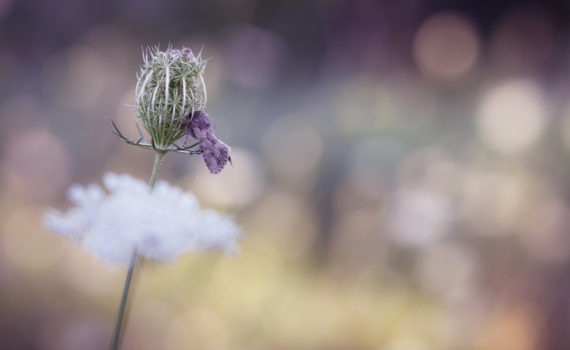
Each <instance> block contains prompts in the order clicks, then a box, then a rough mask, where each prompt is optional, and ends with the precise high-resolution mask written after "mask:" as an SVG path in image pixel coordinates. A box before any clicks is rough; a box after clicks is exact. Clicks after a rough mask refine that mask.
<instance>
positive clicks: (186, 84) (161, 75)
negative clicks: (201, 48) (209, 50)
mask: <svg viewBox="0 0 570 350" xmlns="http://www.w3.org/2000/svg"><path fill="white" fill-rule="evenodd" d="M143 59H144V63H143V65H142V67H141V71H140V73H139V74H137V78H138V82H137V86H136V89H135V100H136V103H135V109H136V113H137V117H138V119H139V120H140V121H141V122H142V124H143V127H144V128H145V129H146V131H147V132H148V133H149V134H150V137H151V141H150V143H147V142H146V140H145V138H144V135H143V133H142V132H141V130H140V129H139V134H140V138H139V139H138V140H132V139H129V138H128V137H126V136H124V135H123V133H122V132H121V131H120V130H119V128H118V127H117V125H116V124H115V123H114V122H113V121H111V123H112V127H113V132H114V133H115V135H117V136H118V137H119V138H120V139H121V140H123V141H124V142H126V143H128V144H130V145H134V146H139V147H142V148H147V149H153V150H155V151H156V152H159V153H167V152H177V153H185V154H189V155H192V154H203V156H204V160H205V162H206V165H207V166H208V169H209V170H210V172H211V173H212V174H217V173H219V172H220V171H221V170H222V169H223V168H224V166H225V165H226V163H227V162H228V161H230V163H231V158H230V155H229V152H230V147H229V146H228V145H226V144H225V143H223V142H222V141H220V139H218V137H217V136H216V134H215V133H214V130H213V128H212V127H211V122H210V119H209V118H208V116H207V114H206V112H205V108H206V100H207V92H206V85H205V84H204V77H203V73H204V69H205V68H206V63H207V61H206V60H204V59H202V54H201V52H200V53H199V54H198V55H197V56H195V55H194V54H193V53H192V50H190V49H188V48H182V50H178V49H172V48H171V47H169V48H168V49H167V50H166V51H159V49H158V48H152V49H148V50H147V52H146V53H145V54H144V55H143ZM195 118H197V120H194V119H195ZM137 127H138V124H137ZM183 136H186V141H187V139H188V136H192V137H193V138H195V139H196V140H197V141H198V142H196V143H193V144H191V145H189V146H186V142H184V145H182V146H180V145H178V144H176V141H177V140H179V139H181V138H182V137H183Z"/></svg>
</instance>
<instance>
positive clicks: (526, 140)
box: [478, 80, 546, 155]
mask: <svg viewBox="0 0 570 350" xmlns="http://www.w3.org/2000/svg"><path fill="white" fill-rule="evenodd" d="M545 122H546V106H545V103H544V100H543V94H542V90H541V88H540V86H538V85H537V84H536V83H534V82H532V81H528V80H510V81H507V82H504V83H502V84H500V85H498V86H496V87H494V88H492V89H490V90H489V91H487V93H486V94H485V96H484V97H483V100H482V101H481V104H480V106H479V111H478V123H479V132H480V135H481V138H482V140H483V142H484V143H485V145H486V146H488V147H490V148H492V149H494V150H496V151H499V152H501V153H504V154H508V155H513V154H517V153H520V152H522V151H524V150H526V149H528V148H529V147H530V146H531V145H532V144H533V143H535V142H536V141H537V140H538V138H539V137H540V135H541V134H542V132H543V130H544V127H545Z"/></svg>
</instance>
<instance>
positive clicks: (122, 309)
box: [111, 151, 166, 350]
mask: <svg viewBox="0 0 570 350" xmlns="http://www.w3.org/2000/svg"><path fill="white" fill-rule="evenodd" d="M165 154H166V153H165V152H159V151H156V153H155V158H154V166H153V168H152V174H151V176H150V183H149V186H150V189H151V190H152V189H153V188H154V184H155V183H156V179H157V178H158V169H159V168H160V162H161V161H162V158H163V157H164V155H165ZM137 261H138V256H137V250H136V249H135V250H133V254H132V255H131V261H130V263H129V270H128V271H127V277H126V278H125V286H124V287H123V295H122V296H121V304H120V305H119V312H118V314H117V322H116V323H115V330H114V331H113V343H112V344H111V349H112V350H118V349H119V344H120V342H121V330H122V329H123V325H124V324H125V323H126V320H125V313H126V310H127V301H128V298H129V290H130V287H131V281H132V279H133V273H134V270H135V266H136V264H137Z"/></svg>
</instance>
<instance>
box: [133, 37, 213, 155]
mask: <svg viewBox="0 0 570 350" xmlns="http://www.w3.org/2000/svg"><path fill="white" fill-rule="evenodd" d="M143 59H144V63H143V65H142V67H141V71H140V74H138V82H137V86H136V89H135V99H136V103H135V107H136V113H137V116H138V118H139V119H140V120H141V122H142V124H143V126H144V128H145V129H146V130H147V131H148V133H149V134H150V136H151V137H152V143H153V145H154V147H155V148H156V149H158V150H161V149H167V148H168V147H169V146H171V145H172V143H173V142H174V141H176V140H177V139H179V138H181V137H182V136H184V135H185V133H186V126H185V120H186V118H187V117H188V116H189V115H191V114H192V113H193V112H194V111H197V110H203V109H204V107H205V106H206V98H207V93H206V86H205V85H204V78H203V73H204V69H205V68H206V62H207V61H206V60H203V59H202V58H201V55H200V54H199V55H198V56H195V55H194V54H193V53H192V50H190V49H188V48H183V49H182V50H177V49H172V48H168V49H166V51H159V49H158V48H152V49H148V50H147V52H146V53H145V54H144V55H143Z"/></svg>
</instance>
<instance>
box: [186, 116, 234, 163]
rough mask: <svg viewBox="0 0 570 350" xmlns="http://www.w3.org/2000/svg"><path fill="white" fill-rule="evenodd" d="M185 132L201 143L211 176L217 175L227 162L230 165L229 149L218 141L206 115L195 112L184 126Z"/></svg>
mask: <svg viewBox="0 0 570 350" xmlns="http://www.w3.org/2000/svg"><path fill="white" fill-rule="evenodd" d="M186 132H187V133H188V134H189V135H190V136H192V137H193V138H195V139H196V140H198V141H202V143H200V150H201V151H202V156H203V157H204V161H205V162H206V166H207V167H208V170H210V172H211V173H212V174H217V173H219V172H220V171H221V170H222V169H223V168H224V166H225V165H226V163H227V162H228V161H230V163H231V158H230V147H229V146H228V145H226V144H225V143H223V142H222V141H220V139H218V137H217V136H216V134H215V133H214V129H213V128H212V123H211V122H210V119H209V118H208V116H207V115H206V113H204V112H202V111H195V112H194V114H193V115H192V118H191V120H190V122H189V123H187V124H186Z"/></svg>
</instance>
